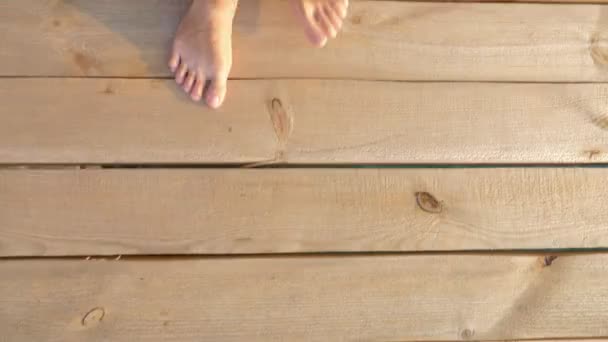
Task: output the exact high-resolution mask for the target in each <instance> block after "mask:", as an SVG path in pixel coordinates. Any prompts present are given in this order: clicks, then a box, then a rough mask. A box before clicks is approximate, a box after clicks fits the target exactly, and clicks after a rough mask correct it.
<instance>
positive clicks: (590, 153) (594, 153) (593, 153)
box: [583, 149, 602, 160]
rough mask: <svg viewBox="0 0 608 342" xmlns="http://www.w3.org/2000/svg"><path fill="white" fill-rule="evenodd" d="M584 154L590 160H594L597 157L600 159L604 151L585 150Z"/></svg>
mask: <svg viewBox="0 0 608 342" xmlns="http://www.w3.org/2000/svg"><path fill="white" fill-rule="evenodd" d="M583 153H585V154H586V155H587V156H588V157H589V160H593V159H594V158H595V157H599V155H600V154H601V153H602V151H600V150H597V149H594V150H585V151H583Z"/></svg>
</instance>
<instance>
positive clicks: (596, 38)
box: [589, 32, 608, 67]
mask: <svg viewBox="0 0 608 342" xmlns="http://www.w3.org/2000/svg"><path fill="white" fill-rule="evenodd" d="M601 40H602V39H601V37H600V34H599V33H598V32H596V33H594V34H592V35H591V37H590V38H589V53H590V55H591V59H593V63H595V65H597V66H601V67H608V50H606V48H604V47H602V46H601Z"/></svg>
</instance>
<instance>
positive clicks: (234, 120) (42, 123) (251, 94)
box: [0, 79, 608, 164]
mask: <svg viewBox="0 0 608 342" xmlns="http://www.w3.org/2000/svg"><path fill="white" fill-rule="evenodd" d="M229 87H230V90H229V91H230V93H229V97H228V100H227V103H226V104H225V107H223V108H222V109H221V110H220V111H218V112H213V111H210V110H208V109H206V108H205V107H204V106H202V105H200V104H195V103H193V102H191V101H190V100H189V99H188V98H187V97H186V96H184V95H182V94H181V91H180V90H179V89H177V87H175V85H174V84H173V82H171V81H169V80H128V79H111V80H108V79H103V80H101V79H3V80H0V102H1V103H3V110H2V111H1V112H0V163H5V164H7V163H16V164H27V163H81V164H82V163H106V164H107V163H141V164H145V163H252V164H256V163H261V164H272V163H296V164H311V163H312V164H314V163H319V164H325V163H330V164H332V163H462V164H468V163H599V162H607V161H608V112H607V111H606V108H607V105H608V85H606V84H494V83H493V84H486V83H458V84H452V83H399V82H363V81H328V80H265V81H262V80H250V81H233V82H231V83H230V85H229Z"/></svg>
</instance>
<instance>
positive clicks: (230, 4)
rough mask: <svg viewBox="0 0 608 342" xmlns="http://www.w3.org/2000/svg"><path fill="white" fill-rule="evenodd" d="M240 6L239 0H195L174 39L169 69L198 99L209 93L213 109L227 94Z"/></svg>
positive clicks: (208, 102)
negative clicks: (233, 38) (235, 18)
mask: <svg viewBox="0 0 608 342" xmlns="http://www.w3.org/2000/svg"><path fill="white" fill-rule="evenodd" d="M236 5H237V0H192V4H191V5H190V9H188V13H186V15H185V16H184V18H183V19H182V22H181V23H180V24H179V28H178V29H177V34H176V35H175V40H174V41H173V50H172V52H171V57H170V59H169V68H171V71H172V72H173V73H174V74H175V81H176V82H177V84H179V85H181V86H182V88H183V89H184V91H185V92H186V93H188V94H190V97H191V98H192V99H193V100H194V101H200V100H201V99H202V98H203V92H205V94H204V96H205V102H206V103H207V105H209V106H210V107H212V108H218V107H219V106H221V105H222V103H223V102H224V98H225V97H226V83H227V80H228V74H229V73H230V68H231V67H232V20H233V19H234V12H235V11H236ZM207 81H209V85H208V86H207V88H206V89H205V85H206V82H207Z"/></svg>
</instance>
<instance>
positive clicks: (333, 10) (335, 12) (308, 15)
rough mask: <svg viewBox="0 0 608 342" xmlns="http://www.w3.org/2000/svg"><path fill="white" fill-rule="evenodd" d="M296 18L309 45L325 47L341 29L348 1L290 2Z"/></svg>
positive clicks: (305, 0) (315, 0) (299, 0)
mask: <svg viewBox="0 0 608 342" xmlns="http://www.w3.org/2000/svg"><path fill="white" fill-rule="evenodd" d="M291 3H292V5H293V6H294V9H295V11H296V15H297V17H298V18H299V19H300V21H301V22H302V24H303V25H304V32H305V33H306V36H307V37H308V39H309V40H310V42H311V43H313V44H314V45H316V46H318V47H322V46H325V44H326V43H327V39H328V38H335V37H336V35H337V34H338V31H340V29H341V28H342V21H343V20H344V18H345V17H346V12H347V10H348V0H291Z"/></svg>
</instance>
